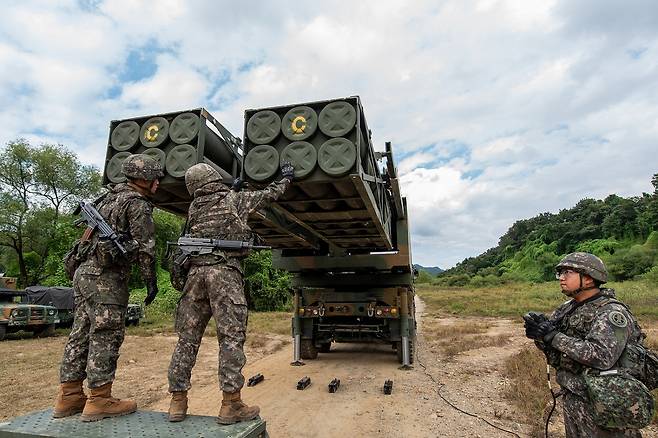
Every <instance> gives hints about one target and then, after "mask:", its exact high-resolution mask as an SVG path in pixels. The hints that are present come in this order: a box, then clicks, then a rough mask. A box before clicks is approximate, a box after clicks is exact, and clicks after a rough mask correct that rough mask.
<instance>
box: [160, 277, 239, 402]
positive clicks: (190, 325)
mask: <svg viewBox="0 0 658 438" xmlns="http://www.w3.org/2000/svg"><path fill="white" fill-rule="evenodd" d="M211 316H212V317H213V318H214V319H215V324H216V326H217V341H218V343H219V358H218V362H219V369H218V375H219V385H220V388H221V389H222V391H226V392H235V391H239V390H240V389H241V388H242V386H243V385H244V376H243V375H242V368H243V367H244V364H245V362H246V357H245V355H244V352H243V347H244V341H245V334H246V330H247V302H246V300H245V296H244V286H243V280H242V274H241V273H240V272H238V271H237V270H236V269H233V268H231V267H228V266H225V265H221V264H218V265H210V266H194V267H192V268H191V269H190V272H189V274H188V277H187V281H186V282H185V288H184V289H183V296H182V297H181V299H180V302H179V303H178V307H177V309H176V331H177V333H178V343H177V344H176V348H175V349H174V353H173V355H172V357H171V363H170V364H169V391H170V392H174V391H187V390H189V389H190V388H191V386H192V385H191V384H190V377H191V375H192V368H193V367H194V364H195V363H196V356H197V353H198V351H199V346H200V345H201V338H202V337H203V332H204V331H205V329H206V326H207V325H208V321H209V320H210V317H211Z"/></svg>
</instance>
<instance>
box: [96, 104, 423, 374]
mask: <svg viewBox="0 0 658 438" xmlns="http://www.w3.org/2000/svg"><path fill="white" fill-rule="evenodd" d="M131 153H146V154H149V155H151V156H153V157H155V158H157V159H160V160H161V162H162V163H163V164H164V165H165V177H164V178H163V179H162V180H161V185H160V189H159V190H158V193H157V194H156V197H155V199H154V204H155V205H156V206H157V207H159V208H162V209H164V210H168V211H171V212H173V213H177V214H181V215H182V214H186V213H187V209H188V207H189V204H190V202H191V199H190V196H189V194H188V193H187V190H186V188H185V181H184V175H185V171H186V170H187V169H188V168H189V167H191V166H193V165H194V164H196V163H202V162H203V163H207V164H209V165H211V166H213V167H214V168H215V169H217V170H218V172H219V173H220V175H222V177H223V178H224V182H226V183H229V184H230V183H231V182H232V181H233V179H234V178H236V177H238V176H240V177H241V178H243V179H244V180H246V181H247V182H248V183H249V186H250V187H252V188H261V187H264V186H266V185H267V184H268V183H269V182H271V181H273V180H275V179H278V178H280V177H281V175H280V170H279V169H280V165H281V163H282V162H283V161H289V162H291V163H292V164H293V166H294V167H295V180H294V181H293V183H292V185H291V187H290V188H289V189H288V191H287V192H286V193H285V194H284V195H283V196H282V197H281V198H280V199H279V200H278V201H277V202H274V203H272V205H271V207H269V208H267V209H264V210H262V211H259V212H257V213H255V214H254V215H253V216H252V217H250V226H251V227H252V229H253V230H254V232H255V233H256V234H257V235H258V236H259V237H260V238H261V239H262V240H263V241H264V242H265V244H266V245H269V246H271V247H272V248H273V250H274V263H275V265H276V267H278V268H282V269H286V270H287V271H288V272H290V273H292V274H293V287H294V317H293V336H294V338H295V349H294V356H295V362H299V361H300V359H302V358H303V359H314V358H316V357H317V356H318V352H327V351H329V350H330V348H331V344H332V342H382V343H387V344H390V345H392V346H393V348H394V349H396V350H397V352H398V359H399V360H400V362H402V363H403V364H404V365H409V364H411V362H412V361H413V347H414V340H415V333H416V323H415V307H414V288H413V268H412V263H411V252H410V248H409V227H408V222H407V207H406V200H405V199H404V198H402V196H401V195H400V189H399V185H398V177H397V171H396V169H395V166H394V160H393V151H392V146H391V145H390V144H389V143H387V144H386V147H385V151H384V152H375V150H374V147H373V145H372V139H371V133H370V130H369V128H368V124H367V122H366V119H365V115H364V112H363V107H362V105H361V100H360V98H359V97H358V96H351V97H347V98H341V99H334V100H327V101H317V102H309V103H303V104H296V105H287V106H278V107H269V108H261V109H249V110H247V111H245V119H244V141H241V140H240V139H239V138H237V137H236V136H234V135H233V134H231V133H230V132H229V131H228V130H227V129H226V128H224V127H223V126H222V125H221V124H220V123H219V122H218V121H217V120H216V119H214V117H212V116H211V115H210V114H209V113H208V111H207V110H205V109H203V108H198V109H195V110H188V111H180V112H175V113H166V114H158V115H154V116H141V117H134V118H130V119H124V120H115V121H112V122H111V123H110V135H109V138H108V147H107V154H106V164H105V170H104V179H103V181H104V183H105V184H108V183H117V182H121V181H122V175H121V173H120V168H121V162H122V160H124V159H125V158H126V157H127V156H129V155H130V154H131Z"/></svg>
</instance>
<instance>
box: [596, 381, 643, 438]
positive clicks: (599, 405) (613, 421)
mask: <svg viewBox="0 0 658 438" xmlns="http://www.w3.org/2000/svg"><path fill="white" fill-rule="evenodd" d="M584 377H585V384H586V385H587V392H588V394H589V400H590V404H591V405H592V406H593V408H594V409H593V417H594V422H595V423H596V424H598V425H599V426H602V427H605V428H608V429H616V428H623V429H625V428H634V429H641V428H643V427H646V426H648V425H649V423H650V422H651V418H653V408H654V401H653V397H652V396H651V393H650V392H649V390H648V389H647V387H646V386H644V385H643V384H642V382H640V381H639V380H637V379H635V378H634V377H632V376H630V375H628V374H626V373H620V372H617V373H615V374H606V373H605V372H603V373H602V374H601V375H597V373H594V374H585V376H584Z"/></svg>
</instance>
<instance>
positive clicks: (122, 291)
mask: <svg viewBox="0 0 658 438" xmlns="http://www.w3.org/2000/svg"><path fill="white" fill-rule="evenodd" d="M122 172H123V174H124V175H125V176H126V177H127V178H128V182H127V183H122V184H117V185H116V186H111V187H110V190H109V192H108V193H107V194H106V195H105V196H104V197H103V198H101V199H100V200H99V201H97V202H96V205H95V207H96V209H97V210H98V212H99V213H100V215H101V216H102V217H103V218H104V219H105V221H106V222H107V224H108V225H109V226H110V227H111V228H112V230H113V231H114V232H115V233H116V234H117V235H118V236H119V237H120V239H121V242H123V246H124V247H125V249H126V250H127V254H125V255H124V254H121V253H120V252H119V251H118V249H117V247H116V244H115V243H114V242H113V241H111V240H107V239H101V238H99V236H98V234H99V233H98V232H97V231H96V230H92V229H91V228H87V230H86V231H85V233H84V234H83V236H82V238H81V239H80V241H79V242H78V243H77V244H76V247H75V248H74V249H73V250H72V252H71V253H69V254H71V257H72V258H73V259H75V263H74V264H73V266H77V269H75V267H74V268H73V269H74V270H75V273H74V274H73V273H72V272H71V271H69V272H70V274H73V290H74V297H75V319H74V322H73V328H72V330H71V334H70V335H69V339H68V342H67V344H66V347H65V349H64V357H63V359H62V365H61V370H60V383H61V386H60V391H59V395H58V396H57V401H56V403H55V409H54V414H53V416H54V417H55V418H62V417H67V416H70V415H74V414H76V413H78V412H82V417H81V420H82V421H96V420H101V419H103V418H108V417H116V416H119V415H125V414H129V413H132V412H135V410H136V409H137V404H136V403H135V402H134V401H131V400H119V399H116V398H113V397H112V395H111V392H112V382H113V381H114V374H115V371H116V365H117V359H118V358H119V348H120V347H121V344H122V343H123V338H124V334H125V323H124V319H125V314H126V308H127V305H128V277H129V273H130V269H131V267H132V265H133V264H135V263H136V264H137V266H139V268H140V270H141V273H142V277H143V278H144V281H145V282H146V288H147V291H148V295H147V297H146V300H145V304H147V305H148V304H150V303H151V302H152V301H153V299H154V298H155V296H156V294H157V292H158V287H157V279H156V272H155V230H154V225H153V216H152V214H153V207H152V205H151V203H150V201H149V197H150V196H151V195H153V194H155V192H156V190H157V189H158V185H159V178H161V177H162V176H163V173H162V167H161V166H160V164H159V163H158V162H157V161H155V160H153V159H152V158H149V157H147V156H145V155H132V156H130V157H128V158H127V159H126V160H125V161H124V162H123V165H122ZM67 258H68V255H67ZM65 263H66V264H67V265H68V262H66V260H65ZM78 263H79V266H78ZM67 267H68V266H67ZM85 378H86V379H87V384H88V386H89V390H90V395H89V398H87V396H86V395H85V393H84V392H83V389H82V383H83V381H84V380H85Z"/></svg>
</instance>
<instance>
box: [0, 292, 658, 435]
mask: <svg viewBox="0 0 658 438" xmlns="http://www.w3.org/2000/svg"><path fill="white" fill-rule="evenodd" d="M422 307H423V306H422V303H418V306H417V308H418V314H419V337H418V341H417V348H416V362H415V364H414V365H415V366H414V369H413V370H408V371H405V370H400V369H398V364H397V361H396V355H395V352H394V351H393V350H392V349H391V348H390V346H385V345H366V344H337V345H336V344H334V345H333V346H332V351H331V352H330V353H320V356H319V358H318V360H315V361H306V363H307V364H306V365H305V366H303V367H293V366H291V365H290V361H291V359H292V345H291V342H290V338H289V337H287V336H281V335H271V336H266V337H262V336H261V337H260V339H258V341H257V342H251V343H249V341H248V344H251V346H248V348H247V349H246V353H247V357H248V362H247V366H246V367H245V370H244V374H245V376H246V377H247V378H248V377H249V376H252V375H254V374H257V373H262V374H263V375H264V376H265V381H263V382H262V383H260V384H258V385H256V386H254V387H245V388H244V390H243V398H244V399H245V401H246V402H247V403H250V404H252V403H253V404H258V405H259V406H260V408H261V416H262V418H263V419H265V420H266V422H267V430H268V432H269V434H270V436H272V437H288V436H300V437H337V436H354V437H373V436H377V437H400V436H405V437H411V438H416V437H437V436H446V437H510V436H520V437H527V436H532V432H531V428H530V426H528V425H527V424H524V423H523V422H522V419H520V418H518V417H517V415H516V413H515V409H514V408H513V407H512V406H511V405H510V403H509V402H508V401H507V400H505V398H504V395H503V393H504V389H505V388H506V385H508V384H509V382H507V381H506V379H505V378H504V376H503V375H502V374H501V370H502V368H503V363H504V361H505V359H506V358H507V357H510V356H511V355H513V354H515V353H516V352H518V351H519V350H520V349H521V348H522V347H523V346H524V345H527V343H528V342H530V341H528V340H527V339H526V338H525V337H524V336H523V328H522V326H521V325H520V324H519V323H518V322H517V321H511V320H506V319H492V318H438V317H436V316H432V315H426V314H424V312H423V309H422ZM465 322H466V323H469V324H470V323H472V324H482V323H484V324H486V326H487V327H488V328H487V331H486V335H487V336H491V337H495V338H496V339H501V337H502V338H504V339H505V342H496V343H495V345H494V346H488V347H482V348H475V349H472V350H468V351H464V352H461V353H458V354H456V355H454V356H451V357H447V356H445V355H444V354H442V352H441V349H440V348H437V347H436V346H435V345H434V344H433V340H432V339H428V338H426V337H425V334H424V330H423V324H427V325H428V327H429V324H434V325H436V324H441V325H456V324H462V325H463V324H464V323H465ZM65 341H66V338H65V337H64V336H60V337H56V338H47V339H23V340H8V341H5V342H3V343H2V344H0V421H3V420H6V419H8V418H11V417H14V416H17V415H22V414H26V413H29V412H31V411H34V410H39V409H45V408H48V407H50V406H51V405H52V402H53V399H54V397H55V394H56V392H57V373H58V365H59V361H60V359H61V354H62V351H63V348H64V343H65ZM175 341H176V339H175V338H174V337H171V336H152V337H146V336H127V337H126V340H125V342H124V345H123V347H122V350H121V357H120V360H119V368H118V371H117V379H116V383H115V391H114V392H115V394H116V395H117V396H119V397H131V398H133V399H135V400H136V401H137V403H138V405H139V408H140V409H148V410H156V411H166V410H167V408H168V400H169V397H168V394H167V367H168V364H169V359H170V356H171V352H172V351H173V347H174V344H175ZM217 350H218V348H217V342H216V340H215V339H214V338H211V337H206V338H204V340H203V343H202V345H201V349H200V352H199V358H198V360H197V364H196V367H195V368H194V372H193V376H192V385H193V388H192V390H191V392H190V408H189V411H190V413H191V414H197V415H211V416H214V415H217V412H218V409H219V404H220V400H221V395H220V392H219V389H218V386H217ZM304 376H308V377H310V378H311V381H312V383H311V385H310V386H309V387H308V388H307V389H305V390H303V391H299V390H297V389H296V383H297V381H298V380H299V379H301V378H302V377H304ZM430 376H431V377H430ZM334 378H338V379H340V388H339V389H338V391H337V392H336V393H333V394H331V393H329V392H328V390H327V385H328V383H329V382H330V381H331V380H332V379H334ZM387 379H390V380H393V393H392V394H391V395H385V394H383V391H382V388H383V385H384V381H385V380H387ZM439 388H440V394H441V395H442V396H443V397H444V398H445V399H446V400H448V401H449V402H450V403H452V404H453V405H454V406H455V407H456V408H459V409H461V410H462V411H465V412H468V413H469V414H471V415H468V414H466V413H464V412H460V411H459V410H457V409H455V407H452V406H450V405H449V404H448V403H447V402H446V401H444V400H443V399H442V398H441V396H440V395H439V392H438V390H439ZM559 409H561V408H560V407H558V410H559ZM473 415H476V416H478V417H481V418H476V417H474V416H473ZM555 418H556V421H554V422H553V424H552V426H551V436H556V437H557V436H564V435H563V432H562V431H563V426H562V424H561V422H560V418H559V415H556V416H555ZM483 419H484V420H486V421H488V422H489V423H492V424H493V425H495V426H497V427H499V428H501V429H505V430H506V431H503V430H499V429H496V428H494V427H493V426H491V425H490V424H487V422H485V421H484V420H483ZM643 434H644V436H645V437H658V432H657V431H656V430H655V429H651V430H649V429H645V431H643Z"/></svg>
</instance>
